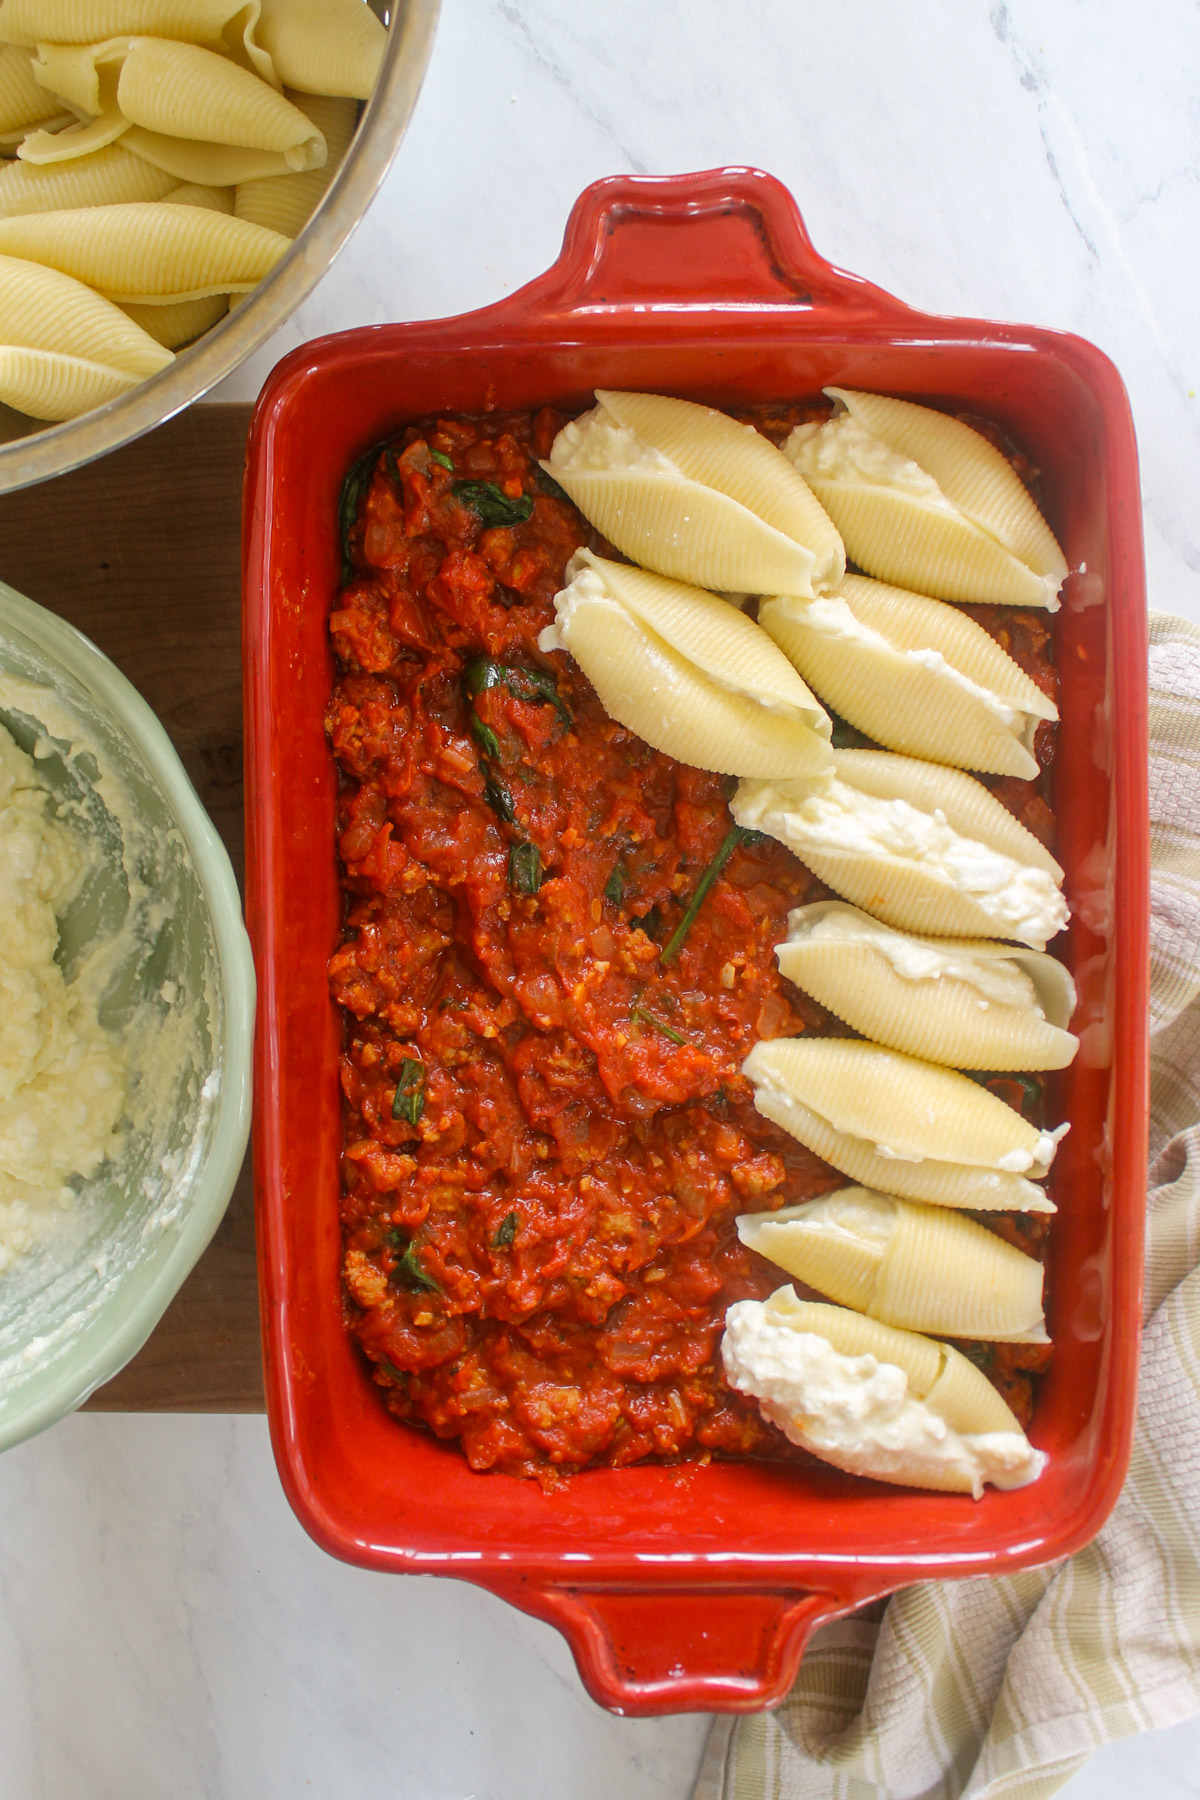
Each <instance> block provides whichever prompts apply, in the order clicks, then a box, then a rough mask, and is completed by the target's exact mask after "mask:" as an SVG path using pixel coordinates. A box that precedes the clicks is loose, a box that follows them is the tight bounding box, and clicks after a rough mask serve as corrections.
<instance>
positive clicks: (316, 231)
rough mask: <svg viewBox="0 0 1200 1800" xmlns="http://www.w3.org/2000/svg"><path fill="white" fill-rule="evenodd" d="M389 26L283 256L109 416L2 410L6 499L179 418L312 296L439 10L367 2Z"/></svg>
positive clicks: (365, 185)
mask: <svg viewBox="0 0 1200 1800" xmlns="http://www.w3.org/2000/svg"><path fill="white" fill-rule="evenodd" d="M371 4H372V6H373V8H374V10H375V11H376V12H378V13H379V14H380V16H381V17H382V18H384V20H385V22H386V21H387V20H388V15H389V13H390V14H391V19H390V30H389V32H388V45H387V49H386V51H385V53H384V58H383V66H382V68H381V69H380V72H379V80H378V82H377V83H376V87H375V92H374V93H373V94H372V96H371V98H370V100H369V101H368V102H367V106H366V110H365V111H364V113H363V116H362V119H361V120H360V121H359V127H358V131H357V132H356V134H355V137H354V142H353V143H352V144H351V146H350V149H349V150H348V151H347V153H346V159H345V161H344V162H343V164H342V166H341V168H340V169H339V170H338V173H337V175H336V177H335V179H334V180H333V182H332V183H331V184H330V188H329V191H328V193H327V194H326V195H325V196H324V198H323V200H322V201H321V204H320V206H319V207H318V209H317V211H316V212H315V213H314V215H313V217H312V219H311V220H310V221H309V223H308V224H307V225H306V226H305V228H304V230H303V231H302V232H301V233H300V236H299V237H298V238H297V239H296V241H295V243H294V244H293V245H292V247H291V249H290V250H289V251H288V253H287V255H286V256H284V257H283V258H282V259H281V260H280V261H279V262H277V263H276V265H275V267H274V268H273V269H272V270H271V273H270V274H269V275H268V276H267V277H266V279H265V280H264V281H261V282H260V283H259V285H258V286H257V287H256V288H255V289H254V291H253V293H250V294H247V296H246V298H245V299H244V300H243V301H242V303H241V304H240V305H239V306H237V307H236V308H235V309H234V311H233V312H231V313H230V315H229V317H228V318H226V319H224V320H222V322H221V323H220V324H219V325H217V326H215V327H214V328H213V330H212V331H210V332H208V333H206V335H205V336H204V337H202V338H201V339H200V340H199V342H198V343H195V344H193V345H192V347H191V349H190V350H184V351H182V352H181V353H180V355H178V356H177V357H176V359H175V361H174V362H173V363H172V364H171V366H170V367H169V368H166V369H164V370H163V371H162V373H161V374H159V375H154V376H152V377H151V378H150V380H149V381H144V382H142V384H141V386H140V387H136V388H133V389H132V390H131V391H130V392H129V393H128V394H123V395H122V396H121V398H120V399H119V400H113V401H111V402H110V403H109V404H108V405H107V406H98V407H96V408H95V410H94V411H92V412H88V413H84V414H83V415H82V416H81V417H80V418H78V419H68V420H67V421H66V422H65V423H64V424H61V425H51V426H40V425H39V424H38V423H37V422H36V421H35V420H31V419H24V418H22V417H21V415H20V414H19V413H15V412H11V411H10V410H9V409H8V408H7V407H3V406H0V438H7V439H8V441H7V442H4V443H0V494H2V493H11V492H12V491H13V490H15V489H16V488H23V487H31V486H32V485H33V484H34V483H35V482H38V481H46V480H48V479H49V478H50V477H51V476H53V475H64V474H65V473H66V472H67V470H68V469H77V468H79V467H80V466H81V465H82V464H83V463H88V462H92V461H94V459H95V458H96V457H98V456H107V454H108V452H109V451H110V450H115V449H117V447H118V446H119V445H121V444H128V443H131V442H132V441H133V439H134V438H137V437H141V435H142V433H143V432H145V431H149V430H151V429H152V427H154V426H155V425H161V424H162V422H163V420H164V419H169V418H171V417H172V416H173V415H174V414H175V413H177V412H182V411H183V409H184V407H186V406H190V405H191V404H192V401H193V400H198V399H199V398H200V396H201V395H202V394H207V393H208V391H209V390H210V388H214V387H216V385H217V383H218V382H219V381H223V380H224V379H225V377H226V376H227V375H231V374H232V373H233V371H234V369H236V368H237V367H238V365H239V363H242V362H244V361H245V360H246V358H247V357H248V356H250V355H251V354H252V353H253V352H254V351H255V350H257V349H258V347H259V345H260V344H263V343H265V342H266V340H267V339H268V338H269V337H270V336H271V333H272V332H273V331H275V330H276V329H277V327H278V326H280V325H282V323H283V321H284V320H285V319H287V318H288V317H290V315H291V314H292V313H293V312H295V310H296V308H297V307H298V306H299V304H300V302H301V301H302V300H303V299H304V298H305V296H306V295H307V294H309V293H310V292H311V291H312V289H313V288H314V287H315V286H316V284H317V282H318V281H319V280H320V278H321V276H322V275H323V274H324V273H325V271H326V269H327V268H328V267H329V265H330V263H331V262H332V261H333V259H334V257H335V256H336V255H337V253H338V251H339V250H340V249H341V248H342V245H343V244H344V243H345V242H346V240H347V238H349V236H350V234H351V233H352V232H353V230H354V228H355V226H356V225H357V224H358V222H359V220H360V219H361V218H362V216H363V214H364V213H365V212H366V210H367V207H368V206H369V205H370V203H371V200H372V199H373V198H374V195H375V193H376V191H377V189H378V188H379V186H380V184H381V182H382V181H383V178H384V176H385V175H386V174H387V172H388V168H389V167H390V165H391V162H392V158H393V157H394V156H395V154H396V151H397V150H398V149H399V148H400V140H401V139H402V138H403V136H404V133H405V131H406V129H407V127H408V121H409V119H410V118H411V117H412V111H413V107H414V106H415V105H416V103H417V95H418V93H419V92H420V88H421V82H422V80H423V79H424V75H425V65H426V64H427V62H428V61H429V52H430V50H431V48H432V46H433V33H434V27H435V25H436V24H437V16H438V7H439V0H392V3H391V4H389V3H388V0H371Z"/></svg>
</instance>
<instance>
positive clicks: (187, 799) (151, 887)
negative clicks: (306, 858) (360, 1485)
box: [0, 583, 254, 1449]
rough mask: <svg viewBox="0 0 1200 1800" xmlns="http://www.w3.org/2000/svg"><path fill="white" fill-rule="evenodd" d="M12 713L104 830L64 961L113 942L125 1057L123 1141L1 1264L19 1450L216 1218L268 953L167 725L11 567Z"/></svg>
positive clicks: (146, 1306)
mask: <svg viewBox="0 0 1200 1800" xmlns="http://www.w3.org/2000/svg"><path fill="white" fill-rule="evenodd" d="M0 723H2V724H3V725H4V726H5V727H6V728H7V729H8V730H9V731H10V732H11V733H12V735H13V736H14V737H15V738H16V740H17V741H18V743H19V744H20V745H21V746H22V748H23V749H26V750H28V751H30V752H31V753H33V754H34V755H35V757H36V760H37V763H38V767H39V769H40V771H41V772H42V774H43V776H44V778H45V780H46V782H47V784H48V786H49V787H50V789H51V792H52V793H53V795H54V797H55V803H56V804H57V805H58V806H59V807H60V809H61V811H62V812H63V816H64V818H66V819H68V820H69V821H73V822H75V823H76V824H77V825H78V826H79V828H81V829H82V830H83V831H84V832H85V833H86V835H87V837H88V838H89V839H90V840H91V841H92V842H93V843H95V844H97V845H98V846H99V847H100V855H99V857H98V858H97V859H96V866H95V868H94V870H93V872H92V873H91V874H89V877H88V879H87V880H86V882H85V883H84V885H83V887H82V890H81V892H80V893H79V895H78V896H77V898H76V899H75V900H74V901H73V902H72V904H71V906H70V908H69V910H68V912H67V914H66V916H65V917H64V918H63V920H62V921H61V943H60V951H59V960H60V962H62V964H63V966H64V972H65V973H66V975H67V977H68V979H69V978H70V974H71V969H72V965H73V964H74V963H75V962H76V961H77V960H78V958H79V957H80V956H81V954H83V953H86V952H87V951H89V949H91V948H93V947H95V946H96V945H97V944H101V943H112V944H114V945H115V946H116V948H115V950H114V953H113V957H112V965H111V968H110V969H109V970H108V971H107V979H106V985H105V989H104V998H103V1001H102V1005H101V1018H102V1019H103V1021H104V1023H105V1024H107V1025H110V1026H112V1027H113V1028H114V1029H116V1030H118V1031H120V1032H121V1033H122V1036H123V1042H124V1048H125V1055H126V1059H127V1063H128V1068H129V1073H130V1095H129V1102H130V1103H129V1108H128V1114H129V1123H128V1129H127V1131H126V1133H125V1137H124V1144H123V1149H122V1151H121V1153H120V1155H119V1157H118V1158H117V1159H116V1160H115V1161H114V1162H110V1163H105V1164H104V1165H103V1166H102V1167H101V1168H100V1169H99V1170H98V1171H97V1173H96V1174H95V1175H94V1176H93V1177H92V1178H91V1179H90V1180H88V1181H86V1182H84V1183H82V1184H81V1185H80V1187H79V1193H78V1195H77V1198H76V1200H75V1202H74V1204H73V1205H72V1206H71V1207H69V1208H68V1209H67V1210H65V1211H63V1212H62V1213H60V1214H58V1215H57V1217H56V1219H55V1223H54V1228H53V1230H52V1231H51V1232H50V1234H49V1235H48V1236H47V1237H46V1238H45V1239H44V1240H43V1241H42V1242H40V1243H38V1244H37V1245H35V1247H34V1248H33V1249H31V1250H30V1251H29V1252H27V1254H26V1255H25V1256H23V1257H20V1258H18V1259H17V1260H16V1261H15V1262H14V1263H13V1264H12V1265H11V1266H10V1267H9V1268H8V1269H7V1270H5V1271H4V1272H3V1273H0V1449H6V1448H7V1447H8V1446H9V1445H12V1444H16V1443H19V1442H20V1441H21V1440H22V1439H23V1438H27V1437H31V1436H32V1435H33V1433H34V1432H37V1431H41V1430H43V1429H44V1428H45V1427H46V1426H47V1425H51V1424H53V1423H54V1421H55V1420H56V1419H60V1418H61V1417H62V1416H63V1414H64V1413H68V1412H71V1411H72V1410H73V1409H74V1408H75V1407H77V1406H79V1405H81V1404H82V1402H83V1401H84V1400H86V1399H87V1397H88V1395H89V1394H90V1393H92V1391H93V1390H94V1389H95V1388H97V1387H99V1386H100V1384H101V1383H102V1382H104V1381H107V1380H109V1378H110V1377H111V1376H113V1375H115V1374H116V1372H117V1370H118V1369H120V1368H121V1367H122V1366H123V1365H124V1364H125V1363H126V1362H128V1360H129V1358H130V1357H131V1356H132V1355H133V1354H134V1352H135V1351H137V1350H138V1349H139V1348H140V1347H141V1345H142V1344H143V1343H144V1342H145V1341H146V1339H147V1337H148V1336H149V1335H150V1333H151V1331H152V1330H153V1329H154V1326H155V1325H156V1324H157V1323H158V1320H159V1319H160V1318H161V1317H162V1315H163V1313H164V1312H165V1310H166V1308H167V1306H168V1304H169V1303H170V1301H171V1299H172V1298H173V1296H174V1295H175V1293H176V1292H177V1291H178V1289H179V1287H180V1286H181V1284H182V1282H183V1280H184V1278H185V1276H186V1275H187V1274H188V1272H189V1270H190V1269H191V1268H192V1266H193V1264H194V1263H195V1262H196V1260H197V1258H198V1257H199V1255H200V1253H201V1251H202V1250H203V1249H204V1247H205V1245H206V1244H207V1243H208V1241H209V1239H210V1238H211V1237H212V1235H213V1232H214V1231H215V1230H216V1228H217V1226H218V1224H219V1223H220V1220H221V1216H222V1214H223V1213H224V1211H225V1207H226V1205H227V1203H228V1200H229V1196H230V1194H231V1193H232V1191H233V1185H234V1182H235V1181H236V1180H237V1176H238V1171H239V1169H240V1167H241V1163H242V1158H243V1155H244V1153H245V1148H246V1140H247V1137H248V1134H249V1129H250V1056H251V1039H252V1036H253V1026H254V965H253V962H252V960H251V956H250V946H249V942H248V940H247V937H246V932H245V928H244V927H243V924H242V911H241V901H240V899H239V896H238V890H237V884H236V882H235V880H234V877H233V870H232V869H231V867H230V864H229V858H228V857H227V856H226V854H225V850H224V847H223V846H222V844H221V842H220V840H219V838H218V837H217V834H216V832H215V831H214V830H213V827H212V825H211V823H210V821H209V819H208V817H207V815H206V813H205V812H204V809H203V807H202V806H201V805H200V802H199V800H198V799H197V798H196V794H195V791H194V789H193V788H192V785H191V783H190V782H189V781H188V778H187V776H186V775H185V774H184V771H183V768H182V766H181V764H180V761H179V758H178V757H177V756H176V754H175V751H174V750H173V749H172V747H171V743H170V740H169V739H168V737H167V734H166V732H165V731H164V730H163V728H162V726H161V725H160V724H159V722H158V720H157V719H156V718H155V716H154V714H153V713H152V712H151V710H150V708H149V707H148V706H147V705H146V702H145V701H144V700H143V699H142V698H141V696H140V695H139V694H138V693H137V692H136V691H135V689H134V688H133V687H131V686H130V684H129V682H128V681H126V679H125V677H124V676H123V675H122V674H121V673H120V671H119V670H118V669H116V668H115V667H114V666H113V664H112V663H111V662H109V660H108V658H107V657H105V656H102V655H101V653H100V651H99V650H97V649H96V647H95V645H94V644H91V643H89V642H88V640H87V638H85V637H82V636H81V635H80V633H79V632H77V631H75V630H74V629H73V628H72V627H71V626H70V625H67V624H66V623H64V621H63V620H62V619H59V618H57V617H56V616H55V615H54V614H53V613H49V612H46V611H45V610H44V608H42V607H40V606H35V605H34V604H33V602H32V601H30V600H26V599H25V598H24V597H23V596H22V595H21V594H17V593H14V592H13V590H12V589H11V588H9V587H6V586H4V585H3V584H2V583H0ZM2 928H3V921H0V929H2Z"/></svg>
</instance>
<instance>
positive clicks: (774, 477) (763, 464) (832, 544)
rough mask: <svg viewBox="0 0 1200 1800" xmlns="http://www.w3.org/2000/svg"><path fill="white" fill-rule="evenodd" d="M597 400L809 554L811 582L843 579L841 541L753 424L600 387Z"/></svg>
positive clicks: (694, 476) (693, 476)
mask: <svg viewBox="0 0 1200 1800" xmlns="http://www.w3.org/2000/svg"><path fill="white" fill-rule="evenodd" d="M596 399H597V400H598V401H599V402H600V404H601V405H602V406H603V407H604V409H605V411H606V412H608V413H610V414H611V415H612V416H613V418H615V419H616V420H617V421H618V423H619V424H622V425H627V426H629V427H631V429H632V430H634V431H636V433H637V435H638V436H639V437H640V438H641V439H642V440H643V441H644V442H645V443H648V444H651V445H652V446H653V447H654V449H656V450H658V451H660V452H661V453H662V455H664V456H666V457H669V459H670V460H671V461H672V462H673V463H674V464H675V465H676V467H677V468H678V469H679V470H680V471H681V472H682V473H683V474H684V475H685V476H687V477H688V478H689V479H690V480H692V481H698V482H700V483H702V484H703V485H704V486H705V487H709V488H713V489H715V490H716V491H717V492H718V493H722V494H726V495H727V496H728V497H729V498H730V499H731V500H736V501H738V502H739V503H740V504H741V505H742V506H744V507H746V508H747V509H748V510H749V511H750V512H752V513H755V514H756V515H757V516H758V517H759V518H760V519H763V520H765V522H766V523H767V524H768V525H772V526H774V527H775V529H776V530H777V531H781V532H783V534H784V535H785V536H786V537H789V538H792V539H793V540H794V541H795V542H796V543H798V544H802V545H803V546H804V547H805V548H806V549H808V550H811V551H812V553H813V556H814V559H815V563H814V581H815V585H817V586H818V587H821V588H823V587H826V586H832V585H833V584H834V583H835V582H837V581H838V580H840V578H841V576H842V575H843V574H844V573H845V566H846V558H845V551H844V549H843V547H842V540H841V538H840V537H839V535H838V532H837V529H836V527H835V526H834V523H833V521H832V519H831V518H830V517H829V515H828V513H827V512H826V511H825V509H824V507H822V506H821V504H820V502H819V501H818V500H817V499H816V497H815V495H814V494H813V492H812V489H811V488H810V487H809V485H808V483H807V482H806V481H805V480H804V477H803V476H802V475H801V474H800V473H799V471H798V470H796V469H795V468H793V466H792V464H791V463H790V462H789V461H788V459H787V457H786V456H784V454H783V452H782V450H777V449H776V448H775V445H774V444H772V443H771V442H770V441H769V440H768V439H767V438H765V437H763V435H762V433H761V432H759V431H756V430H755V429H754V427H753V426H752V425H742V424H739V423H738V421H737V420H736V419H731V418H730V417H729V416H728V415H727V414H726V413H722V412H718V411H717V410H716V409H715V408H713V407H710V406H702V405H699V404H698V403H697V402H695V401H691V400H677V399H669V398H667V397H666V396H665V395H661V394H633V393H619V392H616V391H614V390H611V389H607V388H597V390H596Z"/></svg>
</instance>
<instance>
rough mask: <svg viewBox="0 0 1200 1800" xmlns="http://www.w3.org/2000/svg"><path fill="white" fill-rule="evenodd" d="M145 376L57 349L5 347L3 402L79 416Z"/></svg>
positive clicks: (0, 381)
mask: <svg viewBox="0 0 1200 1800" xmlns="http://www.w3.org/2000/svg"><path fill="white" fill-rule="evenodd" d="M142 379H143V377H142V376H140V375H127V374H125V373H124V372H123V371H122V370H120V369H114V368H112V367H108V366H105V365H104V364H103V363H94V362H85V361H84V359H83V358H82V357H79V356H63V355H60V354H59V353H58V352H56V351H52V350H25V349H19V348H16V347H10V346H7V345H3V346H0V401H3V403H4V405H5V406H11V407H15V409H16V410H17V412H22V413H27V414H28V416H29V417H30V418H31V419H75V418H78V416H79V414H80V413H85V412H90V411H91V410H92V408H93V407H95V406H105V405H107V403H108V402H109V401H110V400H116V399H118V398H119V397H120V395H122V394H126V393H128V392H129V389H130V388H132V387H136V386H137V384H138V382H139V381H141V380H142Z"/></svg>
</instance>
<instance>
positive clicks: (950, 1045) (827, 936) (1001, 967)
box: [775, 900, 1079, 1069]
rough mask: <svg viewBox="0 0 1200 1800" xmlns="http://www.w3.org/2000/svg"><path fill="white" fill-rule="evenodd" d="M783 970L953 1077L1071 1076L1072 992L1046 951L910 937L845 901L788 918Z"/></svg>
mask: <svg viewBox="0 0 1200 1800" xmlns="http://www.w3.org/2000/svg"><path fill="white" fill-rule="evenodd" d="M775 956H776V959H777V961H778V963H779V968H780V971H781V972H782V973H783V974H784V975H786V976H787V978H788V980H789V981H793V982H795V984H796V986H797V987H798V988H803V989H804V992H805V993H806V994H811V995H812V997H813V999H814V1000H818V1001H819V1002H820V1003H821V1005H822V1006H825V1007H828V1009H829V1011H830V1012H832V1013H836V1014H837V1016H838V1018H839V1019H844V1020H845V1022H846V1024H847V1025H850V1026H852V1027H853V1028H854V1030H855V1031H861V1032H862V1034H863V1036H864V1037H868V1038H871V1039H872V1040H873V1041H874V1042H875V1043H877V1044H886V1045H887V1046H888V1047H889V1048H890V1049H892V1050H903V1051H906V1052H907V1053H908V1055H909V1056H919V1057H923V1058H924V1059H925V1060H926V1061H927V1062H935V1063H946V1064H947V1065H948V1066H949V1067H950V1068H952V1069H1065V1068H1066V1066H1067V1064H1068V1063H1069V1062H1071V1060H1072V1059H1073V1057H1074V1055H1075V1052H1076V1050H1077V1049H1078V1048H1079V1040H1078V1038H1076V1037H1074V1036H1072V1034H1071V1032H1070V1031H1068V1029H1067V1027H1068V1025H1069V1024H1070V1022H1071V1015H1072V1014H1073V1012H1074V1010H1075V983H1074V982H1073V981H1072V979H1071V976H1070V974H1069V973H1068V971H1067V970H1066V969H1065V968H1064V967H1063V965H1062V963H1060V962H1059V961H1057V959H1056V958H1055V957H1053V956H1048V955H1047V954H1046V953H1045V951H1043V950H1025V949H1018V948H1017V947H1016V946H1015V945H1013V944H1000V943H995V942H990V941H988V940H987V939H984V938H933V937H912V936H910V935H909V934H908V933H906V932H902V931H894V930H893V929H892V928H891V927H890V926H888V925H884V924H881V923H880V921H879V920H878V919H873V918H871V916H870V914H869V913H864V912H860V911H859V909H858V908H857V907H854V906H847V905H846V904H845V903H844V902H843V901H841V900H818V901H816V902H815V903H814V904H813V905H811V906H801V907H797V908H796V910H795V911H794V912H792V913H790V914H789V915H788V935H787V937H786V939H785V940H784V942H783V943H782V944H779V945H777V946H776V950H775Z"/></svg>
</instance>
